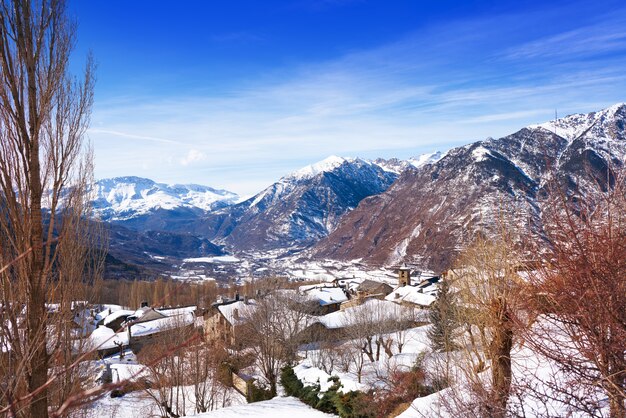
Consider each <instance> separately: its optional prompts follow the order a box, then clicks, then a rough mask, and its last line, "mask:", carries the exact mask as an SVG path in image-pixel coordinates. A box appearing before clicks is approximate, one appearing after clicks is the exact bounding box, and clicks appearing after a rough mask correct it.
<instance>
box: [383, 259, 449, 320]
mask: <svg viewBox="0 0 626 418" xmlns="http://www.w3.org/2000/svg"><path fill="white" fill-rule="evenodd" d="M416 276H417V277H418V278H419V282H418V283H413V279H412V275H411V269H410V268H409V267H407V266H406V264H403V265H402V266H401V267H400V268H399V269H398V287H396V288H395V289H394V290H393V292H391V293H389V294H388V295H387V296H386V297H385V300H388V301H390V302H395V303H398V304H400V305H404V306H410V307H417V308H422V309H423V308H428V307H430V305H432V304H433V303H434V302H435V300H436V299H437V283H438V282H439V277H438V276H427V277H422V275H421V274H418V275H416Z"/></svg>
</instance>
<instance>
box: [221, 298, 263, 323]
mask: <svg viewBox="0 0 626 418" xmlns="http://www.w3.org/2000/svg"><path fill="white" fill-rule="evenodd" d="M217 309H218V310H219V311H220V312H221V314H222V315H223V316H224V318H225V319H226V320H227V321H228V323H230V324H231V325H239V324H242V323H243V322H245V320H246V318H248V317H250V315H251V314H252V312H254V310H255V309H256V304H255V301H254V300H253V299H250V300H248V303H245V302H244V301H241V300H239V301H236V302H233V303H228V304H224V305H219V306H218V307H217ZM235 312H237V314H235ZM236 316H238V318H236Z"/></svg>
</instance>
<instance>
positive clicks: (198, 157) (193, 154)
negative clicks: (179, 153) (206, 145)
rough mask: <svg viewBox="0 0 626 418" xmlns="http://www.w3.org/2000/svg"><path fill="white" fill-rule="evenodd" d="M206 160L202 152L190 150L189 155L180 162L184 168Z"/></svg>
mask: <svg viewBox="0 0 626 418" xmlns="http://www.w3.org/2000/svg"><path fill="white" fill-rule="evenodd" d="M206 159H207V156H206V154H205V153H203V152H202V151H198V150H197V149H190V150H189V152H188V153H187V155H186V156H185V157H184V158H182V159H181V160H180V163H181V164H182V165H184V166H188V165H192V164H196V163H199V162H202V161H205V160H206Z"/></svg>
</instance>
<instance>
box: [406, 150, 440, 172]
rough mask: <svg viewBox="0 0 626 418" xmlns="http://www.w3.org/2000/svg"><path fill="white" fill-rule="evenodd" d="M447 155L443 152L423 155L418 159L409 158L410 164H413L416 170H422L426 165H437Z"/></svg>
mask: <svg viewBox="0 0 626 418" xmlns="http://www.w3.org/2000/svg"><path fill="white" fill-rule="evenodd" d="M445 155H446V154H445V153H442V152H441V151H436V152H431V153H429V154H422V155H419V156H418V157H414V158H409V163H411V165H412V166H413V167H415V168H420V167H422V166H424V165H426V164H433V163H436V162H437V161H439V160H441V159H442V158H443V157H445Z"/></svg>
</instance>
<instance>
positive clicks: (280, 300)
mask: <svg viewBox="0 0 626 418" xmlns="http://www.w3.org/2000/svg"><path fill="white" fill-rule="evenodd" d="M298 299H299V296H298V295H297V294H295V293H291V292H289V293H285V292H284V291H280V290H275V291H273V292H272V293H270V294H268V295H266V296H264V297H263V298H262V299H260V300H257V301H256V303H255V304H254V305H250V309H248V312H245V313H243V314H244V315H245V317H246V325H245V326H244V330H243V335H242V337H243V339H244V340H245V345H246V346H248V347H250V348H251V349H252V350H253V351H254V353H255V354H256V359H257V364H258V366H259V369H260V370H261V372H262V373H263V376H264V377H265V379H266V380H267V383H268V384H269V386H270V392H271V393H272V395H275V394H276V385H277V383H278V377H279V375H280V368H281V367H282V366H283V365H284V364H287V363H290V362H293V361H294V360H295V358H296V353H297V348H298V343H299V336H300V334H301V332H302V331H303V330H304V329H305V328H306V327H307V325H308V323H309V321H308V315H307V314H306V312H305V311H303V310H300V309H299V307H300V306H301V304H300V303H299V300H298Z"/></svg>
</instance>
